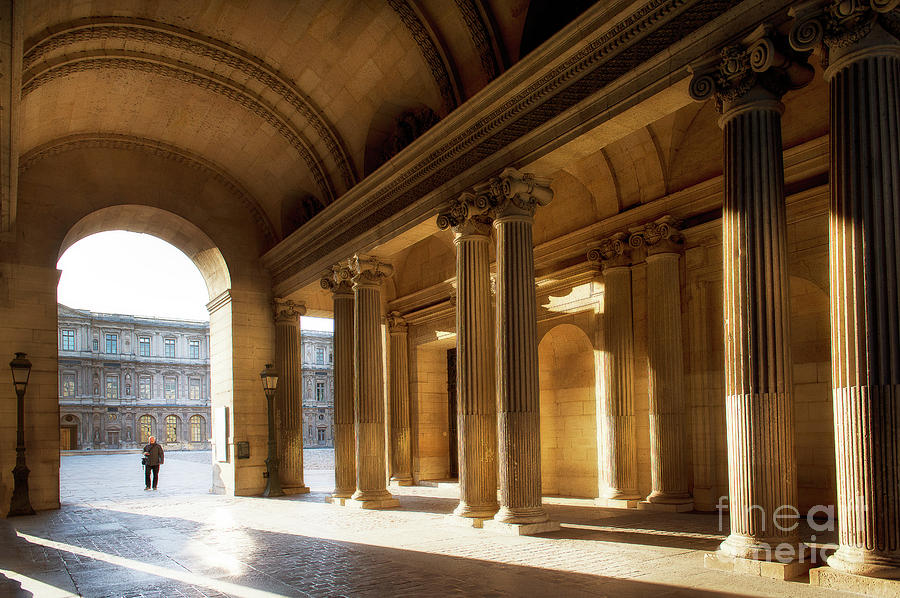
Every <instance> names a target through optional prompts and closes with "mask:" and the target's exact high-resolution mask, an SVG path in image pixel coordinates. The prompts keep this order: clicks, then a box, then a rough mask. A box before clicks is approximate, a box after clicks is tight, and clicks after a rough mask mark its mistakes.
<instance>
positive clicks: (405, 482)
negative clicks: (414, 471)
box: [390, 477, 416, 486]
mask: <svg viewBox="0 0 900 598" xmlns="http://www.w3.org/2000/svg"><path fill="white" fill-rule="evenodd" d="M390 483H391V485H392V486H415V485H416V483H415V482H414V481H413V479H412V477H402V478H391V482H390Z"/></svg>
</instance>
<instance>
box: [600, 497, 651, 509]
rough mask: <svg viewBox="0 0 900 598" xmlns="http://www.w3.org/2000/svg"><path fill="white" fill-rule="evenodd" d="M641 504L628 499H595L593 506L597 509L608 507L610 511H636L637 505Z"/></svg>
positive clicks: (635, 500)
mask: <svg viewBox="0 0 900 598" xmlns="http://www.w3.org/2000/svg"><path fill="white" fill-rule="evenodd" d="M639 502H641V501H640V500H638V499H630V498H603V497H601V498H595V499H594V504H595V505H597V506H598V507H608V508H610V509H636V508H638V503H639Z"/></svg>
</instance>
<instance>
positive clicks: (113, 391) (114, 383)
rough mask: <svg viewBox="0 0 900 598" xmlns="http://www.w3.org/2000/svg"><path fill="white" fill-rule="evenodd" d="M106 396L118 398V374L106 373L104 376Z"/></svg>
mask: <svg viewBox="0 0 900 598" xmlns="http://www.w3.org/2000/svg"><path fill="white" fill-rule="evenodd" d="M106 398H107V399H118V398H119V376H118V375H112V374H110V375H108V376H107V377H106Z"/></svg>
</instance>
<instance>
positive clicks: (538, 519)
mask: <svg viewBox="0 0 900 598" xmlns="http://www.w3.org/2000/svg"><path fill="white" fill-rule="evenodd" d="M485 195H486V196H488V197H489V198H490V202H491V210H490V213H491V215H492V216H493V218H494V228H495V229H496V231H497V343H498V347H497V393H498V395H499V399H500V402H499V426H498V430H499V449H500V510H499V511H498V512H497V514H496V515H495V516H494V520H493V521H487V522H485V526H486V527H491V528H493V529H498V530H502V531H504V532H507V533H514V534H525V533H540V532H543V531H550V530H553V529H559V524H558V523H556V522H551V521H550V520H549V517H548V516H547V512H546V511H545V510H544V507H543V506H542V503H541V441H540V433H541V426H540V405H539V399H540V395H539V392H540V390H539V385H538V355H537V298H536V296H535V291H534V245H533V241H532V226H533V224H534V211H535V209H536V208H537V206H538V205H542V206H543V205H547V204H548V203H549V202H550V200H551V199H552V198H553V191H552V190H551V189H550V187H549V182H548V181H545V180H540V179H536V178H534V177H533V176H532V175H528V174H523V173H520V172H518V171H516V170H514V169H511V168H508V169H506V170H504V171H503V172H502V173H501V174H500V177H499V178H496V179H492V180H491V181H490V183H489V191H488V192H487V193H486V194H485ZM489 524H490V525H489Z"/></svg>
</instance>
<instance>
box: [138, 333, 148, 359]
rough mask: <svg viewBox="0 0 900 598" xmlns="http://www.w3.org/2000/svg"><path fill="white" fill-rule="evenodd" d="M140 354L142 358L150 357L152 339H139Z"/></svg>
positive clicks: (145, 337)
mask: <svg viewBox="0 0 900 598" xmlns="http://www.w3.org/2000/svg"><path fill="white" fill-rule="evenodd" d="M138 354H139V355H140V356H141V357H150V337H149V336H141V337H138Z"/></svg>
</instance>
